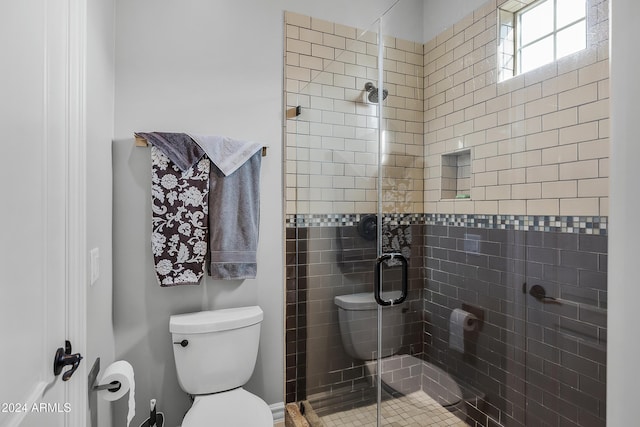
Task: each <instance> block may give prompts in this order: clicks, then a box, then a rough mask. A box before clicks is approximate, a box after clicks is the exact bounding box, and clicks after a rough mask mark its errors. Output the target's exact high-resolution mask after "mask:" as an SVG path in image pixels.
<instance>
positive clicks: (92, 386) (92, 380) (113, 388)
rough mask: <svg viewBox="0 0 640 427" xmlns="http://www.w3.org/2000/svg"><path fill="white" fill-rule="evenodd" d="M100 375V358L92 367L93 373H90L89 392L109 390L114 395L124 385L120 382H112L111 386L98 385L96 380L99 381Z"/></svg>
mask: <svg viewBox="0 0 640 427" xmlns="http://www.w3.org/2000/svg"><path fill="white" fill-rule="evenodd" d="M99 373H100V358H99V357H98V358H96V361H95V362H94V363H93V366H92V367H91V371H89V377H88V379H89V390H91V391H100V390H109V391H110V392H112V393H115V392H116V391H118V390H120V387H122V384H121V383H120V381H112V382H110V383H109V384H100V385H96V380H97V379H98V374H99Z"/></svg>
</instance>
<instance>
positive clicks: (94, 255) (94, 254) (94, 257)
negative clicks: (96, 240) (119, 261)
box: [89, 248, 100, 286]
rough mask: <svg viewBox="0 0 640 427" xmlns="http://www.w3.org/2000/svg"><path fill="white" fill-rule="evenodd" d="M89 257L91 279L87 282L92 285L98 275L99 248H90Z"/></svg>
mask: <svg viewBox="0 0 640 427" xmlns="http://www.w3.org/2000/svg"><path fill="white" fill-rule="evenodd" d="M89 258H90V259H91V265H90V267H91V280H90V282H89V283H90V284H91V286H93V285H94V284H95V283H96V282H97V281H98V278H99V277H100V250H99V249H98V248H93V249H91V251H89Z"/></svg>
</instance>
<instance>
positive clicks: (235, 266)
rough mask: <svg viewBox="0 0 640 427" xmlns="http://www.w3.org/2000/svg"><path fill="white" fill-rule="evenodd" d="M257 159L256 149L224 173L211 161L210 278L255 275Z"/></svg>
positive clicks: (258, 219)
mask: <svg viewBox="0 0 640 427" xmlns="http://www.w3.org/2000/svg"><path fill="white" fill-rule="evenodd" d="M261 161H262V156H261V153H260V151H258V152H256V153H255V154H254V155H253V156H251V158H249V160H247V161H246V162H245V163H244V164H243V165H242V166H240V167H239V168H238V169H237V170H236V171H235V172H233V173H232V174H230V175H228V176H225V175H224V174H223V173H222V172H221V171H220V169H219V168H218V167H217V166H215V165H214V164H211V171H210V172H209V255H210V258H211V259H210V271H209V273H210V274H211V277H212V278H214V279H253V278H255V277H256V272H257V264H256V250H257V248H258V227H259V224H260V163H261Z"/></svg>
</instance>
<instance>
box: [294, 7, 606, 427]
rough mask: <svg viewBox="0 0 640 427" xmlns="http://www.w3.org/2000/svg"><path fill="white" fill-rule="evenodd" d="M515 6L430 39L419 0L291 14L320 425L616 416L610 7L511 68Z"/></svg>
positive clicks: (300, 232) (311, 351)
mask: <svg viewBox="0 0 640 427" xmlns="http://www.w3.org/2000/svg"><path fill="white" fill-rule="evenodd" d="M507 3H509V2H503V1H498V2H497V3H496V2H495V1H489V2H488V3H486V4H485V5H484V6H483V7H481V8H479V9H477V10H475V11H474V12H473V13H471V14H470V15H468V16H466V17H465V18H464V19H462V20H461V21H459V22H458V23H456V24H454V25H453V26H452V27H450V28H449V29H448V30H445V31H444V32H443V33H441V34H439V35H438V36H436V37H435V38H433V39H432V40H430V41H427V42H426V43H424V42H423V41H422V40H421V37H422V35H421V34H420V35H419V36H416V37H414V39H412V40H408V39H407V38H403V37H404V36H397V34H399V30H398V29H399V28H403V25H407V20H410V18H408V17H411V16H415V15H419V16H422V11H421V10H420V11H417V10H411V8H412V7H415V5H413V6H412V5H410V4H403V3H402V2H396V3H395V4H394V5H393V6H392V7H391V8H390V9H389V10H387V11H386V12H385V13H383V14H382V16H380V17H379V19H377V20H376V21H375V23H374V24H372V25H371V26H370V27H369V28H367V29H364V30H363V29H358V28H354V27H349V26H346V25H342V24H338V23H334V22H329V21H326V20H321V19H316V18H314V17H309V16H304V15H299V14H295V13H286V15H285V58H284V60H285V64H284V65H285V103H286V106H285V108H286V112H287V120H286V125H285V133H286V180H285V186H286V189H285V190H286V219H285V220H286V252H287V253H286V263H287V279H286V280H287V283H286V344H287V347H286V400H287V402H301V404H302V406H304V408H305V411H306V412H307V414H308V415H310V416H311V417H314V419H315V417H318V418H317V419H318V421H317V422H318V425H325V426H327V427H328V426H333V425H335V426H341V425H346V424H347V423H349V422H350V423H352V425H363V426H376V425H379V426H386V425H388V426H391V425H395V426H404V425H407V426H409V425H412V426H413V425H421V426H422V425H423V426H438V425H443V426H444V425H472V426H497V425H502V426H525V425H526V426H536V425H552V426H556V425H557V426H560V425H563V426H564V425H576V426H578V425H579V426H592V425H593V426H598V425H604V424H605V400H606V396H605V388H606V387H605V384H606V301H607V299H606V295H607V284H606V260H607V255H606V252H607V238H606V231H607V217H606V197H607V194H606V192H605V191H604V190H601V189H600V190H599V189H598V188H601V187H599V186H601V185H602V181H603V180H606V178H607V171H606V161H607V150H606V144H608V135H607V133H606V132H607V129H608V127H607V124H608V108H604V107H605V106H608V104H606V103H607V102H608V91H606V90H605V87H606V85H608V74H607V73H604V71H603V70H604V68H605V67H604V63H605V62H607V58H608V54H607V52H608V50H607V49H606V48H605V46H607V44H608V35H607V33H606V31H605V30H604V28H605V27H606V19H607V18H606V14H605V13H603V12H602V10H606V6H607V4H606V2H603V1H600V0H589V1H588V4H587V7H588V8H589V10H592V9H595V12H591V14H590V15H589V18H588V22H589V24H588V25H589V28H596V27H597V30H598V33H597V34H596V36H592V37H590V39H589V45H588V46H587V49H585V51H583V52H579V53H577V54H574V55H573V56H571V57H570V58H569V59H566V60H559V61H557V62H555V63H553V64H550V65H547V66H544V67H542V68H540V69H538V70H534V71H532V72H529V73H528V74H523V75H520V76H516V77H513V78H512V79H508V80H505V81H500V82H499V81H498V70H497V64H498V61H497V57H496V55H497V53H496V52H497V45H498V38H499V36H498V35H499V31H498V29H499V27H500V24H499V22H498V14H499V13H500V10H499V7H500V6H501V5H502V6H505V4H507ZM524 3H531V2H524ZM507 6H508V5H507ZM425 7H426V6H425ZM598 11H600V12H598ZM599 13H600V14H599ZM400 33H401V32H400ZM402 34H406V32H405V33H402ZM596 69H597V70H598V71H594V70H596ZM594 88H595V92H596V93H595V98H593V97H586V98H585V96H586V95H584V94H586V93H587V92H589V91H593V89H594ZM573 91H575V93H573ZM574 98H575V99H574ZM605 104H606V105H605ZM596 105H597V106H598V107H599V109H598V112H597V113H594V112H593V110H594V107H595V106H596ZM585 106H586V107H585ZM582 108H584V110H582ZM582 112H584V113H582ZM572 114H573V115H575V119H573V118H572ZM602 147H605V148H602ZM572 150H573V151H575V158H573V157H572V154H571V153H572V152H573V151H572ZM594 165H595V166H596V167H595V171H594V170H593V166H594ZM594 174H595V175H594ZM573 187H575V190H574V191H573V193H572V191H571V189H572V188H573ZM579 188H584V191H578V189H579ZM574 193H575V194H574ZM405 267H406V268H405ZM344 301H348V302H347V303H345V302H344ZM354 301H358V302H357V303H356V302H354ZM345 307H346V308H345ZM340 310H343V311H342V312H341V311H340ZM344 310H347V311H348V310H352V311H351V312H349V313H350V314H349V316H352V315H353V316H356V317H351V318H349V316H347V315H346V314H345V313H347V312H346V311H344ZM364 311H366V313H367V314H364ZM354 313H355V314H354ZM398 313H399V314H398ZM343 315H344V316H343ZM356 318H357V319H360V320H354V319H356ZM349 319H351V320H349ZM362 319H364V320H362ZM349 321H351V323H350V324H349V325H350V326H349V327H350V329H349V330H350V331H351V332H353V331H355V333H353V334H352V337H353V336H355V337H356V338H355V341H356V344H357V345H358V346H363V347H362V348H365V349H366V351H367V352H368V353H367V354H368V355H370V356H363V355H362V353H360V354H359V355H355V353H354V351H353V349H350V348H349V347H350V346H351V344H350V343H349V342H347V341H348V337H347V335H348V334H347V333H346V332H345V331H346V330H347V329H345V325H346V322H349ZM341 322H342V324H341ZM389 343H393V344H389Z"/></svg>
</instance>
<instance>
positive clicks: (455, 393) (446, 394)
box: [334, 291, 466, 418]
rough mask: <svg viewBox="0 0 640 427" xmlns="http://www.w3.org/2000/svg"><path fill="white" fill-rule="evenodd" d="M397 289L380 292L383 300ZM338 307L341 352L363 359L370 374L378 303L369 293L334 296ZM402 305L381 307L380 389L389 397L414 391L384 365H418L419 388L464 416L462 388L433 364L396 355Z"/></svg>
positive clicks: (373, 363) (373, 370)
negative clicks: (419, 371)
mask: <svg viewBox="0 0 640 427" xmlns="http://www.w3.org/2000/svg"><path fill="white" fill-rule="evenodd" d="M399 296H400V291H391V292H383V293H382V298H383V299H385V300H388V299H396V298H398V297H399ZM334 302H335V304H336V305H337V306H338V321H339V325H340V336H341V338H342V345H343V346H344V349H345V351H346V352H347V354H349V355H350V356H351V357H353V358H354V359H357V360H362V361H364V362H365V367H366V369H367V371H368V373H369V374H370V375H371V376H374V375H375V374H376V372H377V361H376V355H377V349H378V342H377V337H378V321H377V319H378V305H377V303H376V301H375V298H374V296H373V293H369V292H365V293H360V294H351V295H339V296H336V297H335V298H334ZM405 306H406V305H405V304H398V305H393V306H387V307H383V308H382V342H381V345H382V354H381V362H382V367H383V369H382V374H381V383H382V388H383V389H384V390H386V391H387V392H388V393H389V394H391V395H392V396H400V395H405V394H408V393H410V392H413V391H415V390H411V389H409V390H405V389H404V387H406V386H405V384H406V383H405V382H404V381H403V378H402V377H400V379H397V378H396V377H395V376H394V375H393V371H392V370H387V369H385V366H401V367H403V368H411V367H413V366H418V367H420V368H421V369H422V378H423V381H421V384H422V390H423V391H424V392H425V393H426V394H428V395H429V396H430V397H431V398H432V399H434V400H435V401H436V402H438V404H440V405H441V406H443V407H445V408H447V409H448V410H449V411H451V412H453V413H456V415H458V417H460V418H464V416H465V415H464V414H466V409H465V403H464V400H463V398H462V391H461V389H460V387H459V386H458V384H457V383H456V381H455V380H454V379H453V378H451V376H449V374H447V373H446V372H445V371H443V370H442V369H440V368H438V367H437V366H435V365H433V364H431V363H429V362H425V361H423V360H421V359H418V358H417V357H414V356H411V355H407V354H403V355H400V354H397V352H398V351H399V349H400V346H401V344H402V336H403V330H404V317H403V314H402V308H403V307H405Z"/></svg>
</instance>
